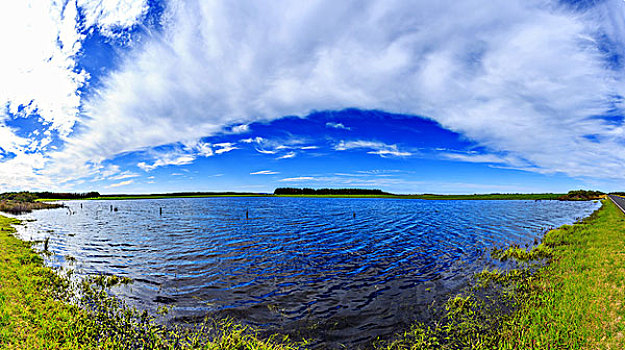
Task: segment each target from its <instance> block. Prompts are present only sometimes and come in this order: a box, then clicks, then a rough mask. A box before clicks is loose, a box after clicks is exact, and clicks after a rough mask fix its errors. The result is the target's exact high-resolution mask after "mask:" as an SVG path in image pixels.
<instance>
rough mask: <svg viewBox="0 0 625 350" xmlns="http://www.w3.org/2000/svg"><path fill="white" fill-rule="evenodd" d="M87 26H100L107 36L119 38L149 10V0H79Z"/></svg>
mask: <svg viewBox="0 0 625 350" xmlns="http://www.w3.org/2000/svg"><path fill="white" fill-rule="evenodd" d="M77 3H78V6H79V7H80V8H81V10H82V13H83V15H84V21H85V25H86V27H98V29H99V30H100V32H101V33H102V34H104V35H106V36H109V37H114V38H118V37H119V36H120V35H123V31H124V30H125V29H127V28H130V27H133V26H134V25H135V24H136V23H137V20H138V19H140V18H141V17H143V16H144V15H145V14H146V12H147V11H148V2H147V0H104V1H103V0H96V1H94V0H78V1H77Z"/></svg>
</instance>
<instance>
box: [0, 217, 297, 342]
mask: <svg viewBox="0 0 625 350" xmlns="http://www.w3.org/2000/svg"><path fill="white" fill-rule="evenodd" d="M15 224H19V221H18V220H15V219H11V218H7V217H3V216H0V348H2V349H259V350H262V349H267V350H288V349H295V348H297V347H296V346H295V345H291V342H290V340H289V339H288V338H287V337H286V336H272V337H269V339H264V340H263V339H260V337H259V336H258V335H257V333H256V332H255V330H253V329H251V328H249V327H246V326H241V325H238V324H236V323H233V322H231V321H229V320H220V321H213V320H206V321H205V322H203V323H201V324H199V325H194V326H190V327H181V326H178V327H171V328H167V327H164V326H162V325H159V324H157V323H156V322H155V321H154V319H153V318H152V317H151V316H150V315H148V314H147V313H146V312H139V311H137V310H136V309H133V308H129V307H127V306H126V305H124V304H123V303H122V302H120V301H119V300H118V299H116V298H114V297H112V296H110V295H109V293H108V292H107V290H109V288H112V287H114V286H116V285H120V284H127V283H130V282H131V281H130V280H128V279H124V278H119V277H116V276H94V277H92V278H89V279H86V280H83V281H82V282H81V283H80V284H79V285H78V286H79V288H74V287H75V286H73V285H72V283H71V282H70V278H69V277H61V276H60V275H59V274H57V273H55V272H54V271H53V270H51V269H50V268H47V267H44V266H43V260H42V258H41V257H40V256H39V255H38V254H37V253H36V252H35V251H34V250H33V246H32V245H31V243H28V242H24V241H21V240H19V239H17V238H16V237H14V236H13V234H14V233H15V229H14V228H13V227H12V226H11V225H15ZM300 345H301V344H300ZM298 346H299V345H298Z"/></svg>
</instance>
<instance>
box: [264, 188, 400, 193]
mask: <svg viewBox="0 0 625 350" xmlns="http://www.w3.org/2000/svg"><path fill="white" fill-rule="evenodd" d="M273 194H276V195H388V194H390V193H387V192H384V191H382V190H377V189H373V190H370V189H364V188H320V189H314V188H293V187H279V188H276V189H275V191H273Z"/></svg>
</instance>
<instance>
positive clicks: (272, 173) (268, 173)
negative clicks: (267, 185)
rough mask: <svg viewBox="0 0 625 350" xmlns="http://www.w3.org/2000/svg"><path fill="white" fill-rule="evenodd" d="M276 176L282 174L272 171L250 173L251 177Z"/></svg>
mask: <svg viewBox="0 0 625 350" xmlns="http://www.w3.org/2000/svg"><path fill="white" fill-rule="evenodd" d="M275 174H280V173H279V172H277V171H272V170H261V171H256V172H253V173H250V175H275Z"/></svg>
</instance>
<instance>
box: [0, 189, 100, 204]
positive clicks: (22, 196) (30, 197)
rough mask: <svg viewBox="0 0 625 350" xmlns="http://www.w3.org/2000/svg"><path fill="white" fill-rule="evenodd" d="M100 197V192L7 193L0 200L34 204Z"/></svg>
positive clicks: (0, 195) (1, 195) (0, 196)
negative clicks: (42, 200) (48, 200)
mask: <svg viewBox="0 0 625 350" xmlns="http://www.w3.org/2000/svg"><path fill="white" fill-rule="evenodd" d="M94 197H100V193H98V192H86V193H59V192H28V191H22V192H6V193H2V194H0V200H10V201H16V202H34V201H35V200H37V199H40V198H41V199H85V198H94Z"/></svg>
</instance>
